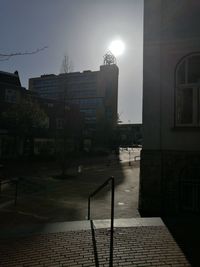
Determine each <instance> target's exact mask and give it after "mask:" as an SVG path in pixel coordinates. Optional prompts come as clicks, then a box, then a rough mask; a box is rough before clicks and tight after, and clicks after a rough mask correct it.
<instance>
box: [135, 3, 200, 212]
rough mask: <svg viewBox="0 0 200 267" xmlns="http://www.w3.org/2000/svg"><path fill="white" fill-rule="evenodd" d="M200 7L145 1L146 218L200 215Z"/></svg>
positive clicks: (141, 205) (143, 154) (142, 188)
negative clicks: (149, 216) (162, 215)
mask: <svg viewBox="0 0 200 267" xmlns="http://www.w3.org/2000/svg"><path fill="white" fill-rule="evenodd" d="M199 12H200V3H199V1H196V0H190V1H188V0H182V1H174V0H168V1H165V0H146V1H144V80H143V148H142V152H141V172H140V176H141V177H140V178H141V180H140V200H139V208H140V211H141V212H142V213H143V214H149V215H159V214H199V213H200V164H199V162H200V138H199V136H200V28H199V27H198V25H200V16H199Z"/></svg>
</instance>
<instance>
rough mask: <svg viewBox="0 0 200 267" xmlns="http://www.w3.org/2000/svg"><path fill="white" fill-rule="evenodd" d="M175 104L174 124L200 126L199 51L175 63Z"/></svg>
mask: <svg viewBox="0 0 200 267" xmlns="http://www.w3.org/2000/svg"><path fill="white" fill-rule="evenodd" d="M175 104H176V107H175V112H176V126H194V127H197V126H198V127H200V53H195V54H191V55H188V56H186V57H184V58H183V59H182V60H181V62H179V64H178V65H177V69H176V103H175Z"/></svg>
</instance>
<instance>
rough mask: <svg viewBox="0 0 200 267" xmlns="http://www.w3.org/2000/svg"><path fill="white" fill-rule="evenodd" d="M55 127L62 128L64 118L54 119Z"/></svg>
mask: <svg viewBox="0 0 200 267" xmlns="http://www.w3.org/2000/svg"><path fill="white" fill-rule="evenodd" d="M56 129H59V130H61V129H64V120H63V119H60V118H57V119H56Z"/></svg>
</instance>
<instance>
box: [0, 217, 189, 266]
mask: <svg viewBox="0 0 200 267" xmlns="http://www.w3.org/2000/svg"><path fill="white" fill-rule="evenodd" d="M152 222H153V220H151V221H150V220H149V221H148V222H147V223H146V224H147V225H148V226H144V224H145V223H144V222H142V223H141V224H142V225H143V226H141V224H140V226H138V223H137V224H135V226H134V227H128V225H126V226H125V227H119V228H115V232H114V251H113V263H114V264H113V265H114V266H132V267H134V266H135V267H142V266H151V267H152V266H154V267H163V266H170V267H175V266H177V267H178V266H179V267H181V266H188V267H189V266H190V264H189V263H188V261H187V260H186V258H185V256H184V254H183V253H182V251H181V249H180V248H179V247H178V245H177V244H176V243H175V241H174V239H173V237H172V236H171V235H170V233H169V231H168V230H167V228H166V227H165V226H164V225H163V224H161V223H160V221H158V220H157V221H154V224H153V223H152ZM123 224H124V222H123ZM152 224H153V226H152ZM95 238H96V245H97V252H98V257H99V265H100V266H105V267H107V266H109V241H110V239H109V238H110V233H109V232H108V230H107V229H105V228H99V229H95ZM0 258H1V261H0V266H2V267H16V266H17V267H19V266H21V267H40V266H43V267H45V266H48V267H61V266H63V267H64V266H65V267H78V266H81V267H87V266H88V267H92V266H95V258H94V251H93V243H92V235H91V231H90V230H77V231H66V232H63V231H62V232H58V233H44V234H38V235H37V234H34V235H28V236H26V237H25V236H23V237H15V238H10V237H9V238H3V239H1V240H0Z"/></svg>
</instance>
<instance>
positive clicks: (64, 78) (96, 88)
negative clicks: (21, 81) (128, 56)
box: [29, 64, 119, 128]
mask: <svg viewBox="0 0 200 267" xmlns="http://www.w3.org/2000/svg"><path fill="white" fill-rule="evenodd" d="M118 73H119V71H118V67H117V66H116V65H115V64H111V65H103V66H101V67H100V71H83V72H82V73H80V72H72V73H63V74H59V75H54V74H52V75H42V76H41V77H36V78H31V79H30V80H29V89H30V90H31V91H33V92H37V93H38V95H39V96H40V97H42V98H46V99H54V100H62V101H63V100H64V101H65V102H66V103H68V104H69V105H71V104H75V105H77V106H78V107H79V110H80V112H81V113H83V114H84V118H85V123H86V124H87V125H88V126H89V127H91V128H92V127H96V124H97V123H98V122H101V121H105V120H107V121H109V122H110V123H111V124H112V125H113V126H116V124H117V104H118Z"/></svg>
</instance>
